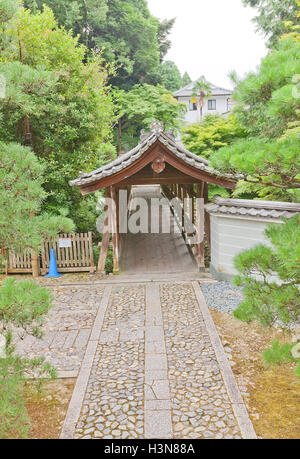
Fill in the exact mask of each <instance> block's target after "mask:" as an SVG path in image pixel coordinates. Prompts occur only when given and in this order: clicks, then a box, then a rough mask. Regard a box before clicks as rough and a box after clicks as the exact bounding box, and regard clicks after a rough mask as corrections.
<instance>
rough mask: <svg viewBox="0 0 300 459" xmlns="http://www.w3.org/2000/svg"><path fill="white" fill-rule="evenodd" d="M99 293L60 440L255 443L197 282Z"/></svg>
mask: <svg viewBox="0 0 300 459" xmlns="http://www.w3.org/2000/svg"><path fill="white" fill-rule="evenodd" d="M106 289H110V291H108V290H106V291H105V294H104V297H105V298H104V297H103V298H102V304H101V307H99V309H98V316H97V317H96V320H95V324H94V328H93V330H92V332H91V338H90V341H89V344H88V347H87V348H86V352H85V357H84V360H83V363H82V366H81V370H80V373H79V376H78V379H77V383H76V386H75V390H74V394H73V397H72V400H71V403H70V407H69V410H68V413H67V417H66V420H65V423H64V427H63V431H62V434H61V438H107V439H108V438H111V439H113V438H123V439H126V438H130V439H131V438H133V439H134V438H174V439H179V438H191V439H194V438H256V436H255V432H254V430H253V427H252V424H251V421H250V419H249V417H248V414H247V411H246V408H245V405H244V403H243V400H242V397H241V395H240V393H239V389H238V387H237V385H236V382H235V379H234V376H233V373H232V371H231V367H230V365H229V363H228V361H227V358H226V355H225V352H224V350H223V347H222V344H221V342H220V340H219V338H218V335H217V332H216V329H215V327H214V324H213V321H212V319H211V316H210V313H209V311H208V308H207V306H206V304H205V301H204V298H203V295H202V293H201V289H200V287H199V283H198V282H183V283H179V282H174V283H163V282H162V283H158V282H156V283H144V284H137V285H135V284H128V285H124V284H120V285H111V286H107V287H106ZM99 314H100V316H99Z"/></svg>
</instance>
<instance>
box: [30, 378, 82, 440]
mask: <svg viewBox="0 0 300 459" xmlns="http://www.w3.org/2000/svg"><path fill="white" fill-rule="evenodd" d="M75 382H76V380H75V379H74V378H68V379H57V380H54V381H47V382H45V383H44V384H43V389H42V391H41V392H37V391H36V389H34V388H33V385H32V384H31V383H27V385H26V388H25V400H26V409H27V411H28V415H29V418H30V431H29V438H31V439H47V438H48V439H56V438H59V435H60V432H61V428H62V425H63V422H64V419H65V416H66V413H67V409H68V406H69V402H70V400H71V397H72V393H73V389H74V385H75Z"/></svg>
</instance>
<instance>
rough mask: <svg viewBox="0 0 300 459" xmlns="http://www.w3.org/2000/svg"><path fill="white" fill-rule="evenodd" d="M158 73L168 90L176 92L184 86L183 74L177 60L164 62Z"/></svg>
mask: <svg viewBox="0 0 300 459" xmlns="http://www.w3.org/2000/svg"><path fill="white" fill-rule="evenodd" d="M158 73H159V75H160V76H161V84H162V85H163V86H164V87H165V88H166V89H168V91H171V92H174V91H177V90H178V89H180V88H181V87H182V86H183V84H182V78H181V74H180V71H179V69H178V67H177V65H176V64H175V62H172V61H165V62H163V63H162V64H160V67H159V71H158Z"/></svg>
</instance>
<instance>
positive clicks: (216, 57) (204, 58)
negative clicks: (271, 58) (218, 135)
mask: <svg viewBox="0 0 300 459" xmlns="http://www.w3.org/2000/svg"><path fill="white" fill-rule="evenodd" d="M148 5H149V9H150V11H151V14H153V16H156V17H157V18H159V19H171V18H174V17H176V23H175V25H174V28H173V32H172V34H171V35H170V39H171V41H172V48H171V49H170V51H169V52H168V54H167V56H166V59H167V60H171V61H174V62H175V63H176V65H177V66H178V68H179V70H180V71H181V73H184V72H185V71H187V72H188V73H189V75H190V77H191V79H192V80H196V79H197V78H199V77H200V76H201V75H204V76H205V78H206V79H207V80H208V81H210V82H211V83H213V84H216V85H219V86H222V87H225V88H230V87H232V84H231V82H230V80H229V78H228V77H227V75H228V72H229V71H231V70H236V71H237V73H238V75H239V76H244V75H245V74H246V73H248V72H250V71H255V70H256V68H257V66H258V65H259V64H260V61H261V59H262V57H264V56H265V55H266V54H267V49H266V47H265V40H264V38H263V37H262V36H261V35H260V34H259V33H257V32H255V24H253V23H252V22H251V19H252V18H253V17H254V16H255V14H256V10H255V9H254V8H250V7H247V8H246V7H244V6H243V4H242V0H148Z"/></svg>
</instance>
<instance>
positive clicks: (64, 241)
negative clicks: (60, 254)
mask: <svg viewBox="0 0 300 459" xmlns="http://www.w3.org/2000/svg"><path fill="white" fill-rule="evenodd" d="M67 247H72V241H71V239H59V248H60V249H62V248H67Z"/></svg>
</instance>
